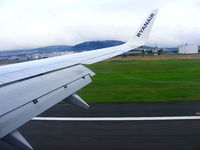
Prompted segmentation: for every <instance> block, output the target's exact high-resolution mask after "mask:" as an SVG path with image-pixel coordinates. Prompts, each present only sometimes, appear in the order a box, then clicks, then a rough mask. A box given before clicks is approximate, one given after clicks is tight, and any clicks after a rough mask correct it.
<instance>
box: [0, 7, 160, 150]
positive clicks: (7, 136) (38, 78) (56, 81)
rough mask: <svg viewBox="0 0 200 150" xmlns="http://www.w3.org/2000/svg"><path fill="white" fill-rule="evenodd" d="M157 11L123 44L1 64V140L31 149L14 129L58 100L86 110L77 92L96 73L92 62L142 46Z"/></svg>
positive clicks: (85, 104)
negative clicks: (91, 66) (90, 68)
mask: <svg viewBox="0 0 200 150" xmlns="http://www.w3.org/2000/svg"><path fill="white" fill-rule="evenodd" d="M157 12H158V10H153V11H152V12H151V13H150V15H148V17H147V19H146V20H145V21H144V23H143V24H142V26H141V27H140V28H139V30H138V31H137V32H136V33H135V34H134V35H133V36H132V37H131V38H130V39H129V41H128V42H126V43H125V44H122V45H119V46H114V47H109V48H103V49H98V50H93V51H87V52H81V53H76V54H71V55H66V56H58V57H53V58H47V59H42V60H36V61H30V62H23V63H18V64H12V65H6V66H1V67H0V95H1V98H0V103H1V105H0V139H1V140H3V141H4V142H7V143H8V144H11V145H14V146H15V147H18V148H20V149H29V150H30V149H32V147H31V146H30V145H29V144H28V142H27V141H26V140H25V139H24V138H23V137H22V135H21V134H20V133H19V132H18V131H17V128H19V127H20V126H22V125H23V124H24V123H26V122H28V121H29V120H31V119H32V118H33V117H35V116H37V115H39V114H40V113H42V112H44V111H45V110H47V109H49V108H50V107H52V106H54V105H55V104H57V103H58V102H60V101H62V100H65V101H66V102H68V103H70V104H73V105H76V106H79V107H82V108H86V109H88V107H89V105H88V104H87V103H86V102H84V100H83V99H81V98H80V97H79V96H78V95H77V94H76V92H77V91H78V90H80V89H81V88H83V87H85V86H86V85H87V84H89V83H90V82H91V81H92V80H91V77H92V76H93V75H95V74H94V73H93V72H92V71H91V70H89V69H88V68H86V67H85V66H84V64H93V63H96V62H99V61H102V60H105V59H108V58H111V57H114V56H117V55H120V54H123V53H125V52H127V51H130V50H133V49H135V48H137V47H139V46H142V45H144V44H145V42H146V41H147V39H148V37H149V34H150V31H151V29H152V26H153V23H154V20H155V18H156V14H157Z"/></svg>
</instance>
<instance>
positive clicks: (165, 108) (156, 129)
mask: <svg viewBox="0 0 200 150" xmlns="http://www.w3.org/2000/svg"><path fill="white" fill-rule="evenodd" d="M199 112H200V102H190V103H117V104H105V103H103V104H90V109H89V110H88V111H87V110H82V109H79V108H76V107H74V106H71V105H67V104H66V105H56V106H54V107H52V108H51V109H49V110H48V111H46V112H45V113H43V114H41V115H40V116H44V117H49V116H50V117H157V116H160V117H162V116H198V115H200V113H199ZM19 130H20V132H21V133H22V134H23V135H24V137H25V138H26V139H27V140H28V142H29V143H30V144H31V145H32V146H33V148H34V150H102V149H103V150H161V149H162V150H199V149H200V120H163V121H158V120H156V121H30V122H28V123H27V124H25V125H24V126H22V127H21V128H20V129H19ZM0 150H16V149H15V148H13V147H11V146H9V145H7V144H5V143H3V142H0Z"/></svg>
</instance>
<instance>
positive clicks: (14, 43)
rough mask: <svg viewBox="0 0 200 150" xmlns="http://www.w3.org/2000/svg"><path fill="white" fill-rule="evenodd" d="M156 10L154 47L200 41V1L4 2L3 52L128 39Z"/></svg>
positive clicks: (0, 7) (0, 5) (0, 2)
mask: <svg viewBox="0 0 200 150" xmlns="http://www.w3.org/2000/svg"><path fill="white" fill-rule="evenodd" d="M156 8H159V13H158V16H157V19H156V21H155V25H154V28H153V30H152V32H151V35H150V39H149V41H148V43H147V44H148V45H155V44H157V45H158V46H160V47H161V46H165V47H166V46H167V47H171V46H178V45H180V44H181V43H198V44H200V0H0V21H1V23H0V50H10V49H26V48H36V47H41V46H47V45H60V44H62V45H75V44H77V43H80V42H84V41H90V40H122V41H127V40H128V39H129V37H130V35H131V34H133V33H134V32H135V31H136V30H137V28H139V27H140V25H141V23H142V22H143V20H144V19H145V18H146V16H147V15H148V14H149V12H150V11H151V10H152V9H156Z"/></svg>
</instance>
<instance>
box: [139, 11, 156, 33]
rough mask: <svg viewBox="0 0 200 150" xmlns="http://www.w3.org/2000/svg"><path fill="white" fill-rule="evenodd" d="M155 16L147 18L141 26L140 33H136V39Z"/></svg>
mask: <svg viewBox="0 0 200 150" xmlns="http://www.w3.org/2000/svg"><path fill="white" fill-rule="evenodd" d="M154 16H155V14H153V13H151V14H150V16H149V18H148V19H147V21H146V22H145V24H144V25H143V26H142V28H141V29H140V31H139V32H138V33H137V37H140V36H141V34H142V33H143V32H144V30H145V29H146V28H147V26H148V24H149V23H150V22H151V20H152V19H153V17H154Z"/></svg>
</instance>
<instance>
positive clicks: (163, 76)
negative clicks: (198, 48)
mask: <svg viewBox="0 0 200 150" xmlns="http://www.w3.org/2000/svg"><path fill="white" fill-rule="evenodd" d="M88 67H89V68H90V69H91V70H93V71H94V72H95V73H96V76H94V77H93V78H92V79H93V82H92V83H91V84H89V85H88V86H87V87H85V88H83V89H82V90H80V91H79V92H78V93H79V95H80V96H81V97H82V98H83V99H85V100H86V101H87V102H161V101H199V100H200V60H198V59H194V60H146V61H104V62H100V63H97V64H94V65H90V66H88Z"/></svg>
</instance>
